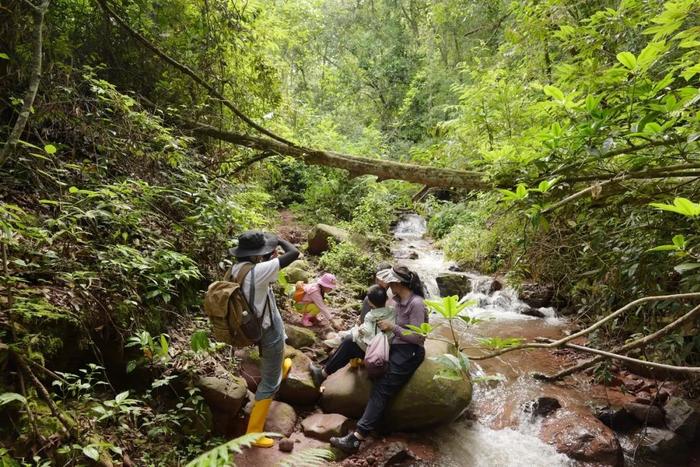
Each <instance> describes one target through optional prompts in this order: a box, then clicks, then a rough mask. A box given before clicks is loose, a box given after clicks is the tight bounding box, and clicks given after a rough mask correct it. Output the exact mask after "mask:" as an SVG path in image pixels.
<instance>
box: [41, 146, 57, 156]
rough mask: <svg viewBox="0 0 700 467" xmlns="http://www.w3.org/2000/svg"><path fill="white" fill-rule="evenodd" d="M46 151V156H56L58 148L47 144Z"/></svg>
mask: <svg viewBox="0 0 700 467" xmlns="http://www.w3.org/2000/svg"><path fill="white" fill-rule="evenodd" d="M44 151H45V152H46V154H56V146H54V145H53V144H47V145H46V146H44Z"/></svg>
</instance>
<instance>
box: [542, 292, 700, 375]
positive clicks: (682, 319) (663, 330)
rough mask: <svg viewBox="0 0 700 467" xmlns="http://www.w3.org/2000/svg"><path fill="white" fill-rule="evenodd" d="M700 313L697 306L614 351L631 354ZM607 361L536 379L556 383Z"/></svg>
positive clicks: (580, 365) (584, 364) (576, 366)
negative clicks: (631, 351)
mask: <svg viewBox="0 0 700 467" xmlns="http://www.w3.org/2000/svg"><path fill="white" fill-rule="evenodd" d="M699 313H700V306H697V307H695V308H693V309H692V310H690V311H689V312H688V313H686V314H684V315H683V316H681V317H680V318H678V319H677V320H675V321H674V322H672V323H670V324H668V325H666V326H664V327H663V328H661V329H659V330H658V331H656V332H654V333H652V334H649V335H648V336H645V337H641V338H639V339H636V340H634V341H632V342H629V343H627V344H625V345H622V346H619V347H616V348H614V349H613V350H612V351H613V352H614V353H616V354H619V353H622V352H629V351H630V350H635V349H638V348H640V347H643V346H645V345H646V344H648V343H649V342H652V341H655V340H657V339H659V338H661V337H664V336H666V335H668V334H669V333H671V332H672V331H673V330H675V329H677V328H679V327H680V326H681V325H683V324H684V323H686V322H688V321H690V320H691V319H694V318H695V317H696V316H697V315H698V314H699ZM603 360H605V357H603V356H598V357H595V358H592V359H590V360H585V361H583V362H581V363H578V364H576V365H574V366H572V367H570V368H566V369H564V370H562V371H560V372H559V373H556V374H554V375H551V376H548V375H539V374H538V375H535V377H536V378H538V379H542V380H545V381H556V380H558V379H561V378H564V377H565V376H569V375H572V374H574V373H578V372H580V371H583V370H585V369H587V368H590V367H592V366H593V365H595V364H596V363H599V362H601V361H603Z"/></svg>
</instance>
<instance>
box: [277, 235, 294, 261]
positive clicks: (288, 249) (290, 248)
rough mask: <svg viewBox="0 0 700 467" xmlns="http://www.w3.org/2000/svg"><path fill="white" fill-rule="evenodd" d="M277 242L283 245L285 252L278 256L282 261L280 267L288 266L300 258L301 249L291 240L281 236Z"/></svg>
mask: <svg viewBox="0 0 700 467" xmlns="http://www.w3.org/2000/svg"><path fill="white" fill-rule="evenodd" d="M277 243H278V245H279V246H281V247H282V250H284V254H283V255H282V256H280V257H279V258H278V259H279V261H280V269H282V268H286V267H287V266H289V265H290V264H292V263H293V262H294V261H296V260H297V259H298V258H299V250H297V247H295V246H294V245H292V244H291V243H290V242H288V241H287V240H283V239H281V238H279V239H278V240H277Z"/></svg>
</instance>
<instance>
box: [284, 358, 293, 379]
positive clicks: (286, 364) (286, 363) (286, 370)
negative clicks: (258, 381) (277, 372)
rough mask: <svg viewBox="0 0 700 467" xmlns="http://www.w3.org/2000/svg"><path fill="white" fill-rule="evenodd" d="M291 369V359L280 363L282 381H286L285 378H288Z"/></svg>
mask: <svg viewBox="0 0 700 467" xmlns="http://www.w3.org/2000/svg"><path fill="white" fill-rule="evenodd" d="M291 369H292V359H291V358H285V359H284V361H283V362H282V381H284V380H285V379H287V376H289V370H291Z"/></svg>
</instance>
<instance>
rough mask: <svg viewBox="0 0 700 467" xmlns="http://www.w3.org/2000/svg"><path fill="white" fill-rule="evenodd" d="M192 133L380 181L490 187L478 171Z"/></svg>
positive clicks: (199, 130) (209, 131)
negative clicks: (371, 177)
mask: <svg viewBox="0 0 700 467" xmlns="http://www.w3.org/2000/svg"><path fill="white" fill-rule="evenodd" d="M191 131H192V132H193V133H194V134H195V135H197V136H206V137H210V138H215V139H219V140H222V141H227V142H229V143H233V144H235V145H237V146H245V147H248V148H252V149H257V150H260V151H267V152H273V153H275V154H280V155H285V156H292V157H295V158H297V159H300V160H303V161H304V162H306V163H307V164H313V165H323V166H326V167H334V168H337V169H345V170H347V171H348V172H350V174H351V175H352V176H359V175H375V176H376V177H377V178H378V179H379V180H380V181H381V180H389V179H397V180H405V181H408V182H413V183H420V184H422V185H426V186H431V187H432V186H436V187H457V188H466V189H470V190H482V189H486V188H489V187H490V185H488V184H487V183H485V182H483V181H482V180H481V177H482V174H481V173H479V172H471V171H466V170H455V169H448V168H442V167H428V166H422V165H416V164H406V163H404V162H396V161H389V160H383V159H370V158H368V157H360V156H350V155H347V154H340V153H337V152H332V151H321V150H318V149H310V148H304V147H299V146H289V145H286V144H283V143H280V142H279V141H275V140H272V139H268V138H260V137H255V136H248V135H240V134H237V133H231V132H228V131H221V130H218V129H216V128H214V127H211V126H206V125H193V126H192V128H191Z"/></svg>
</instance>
